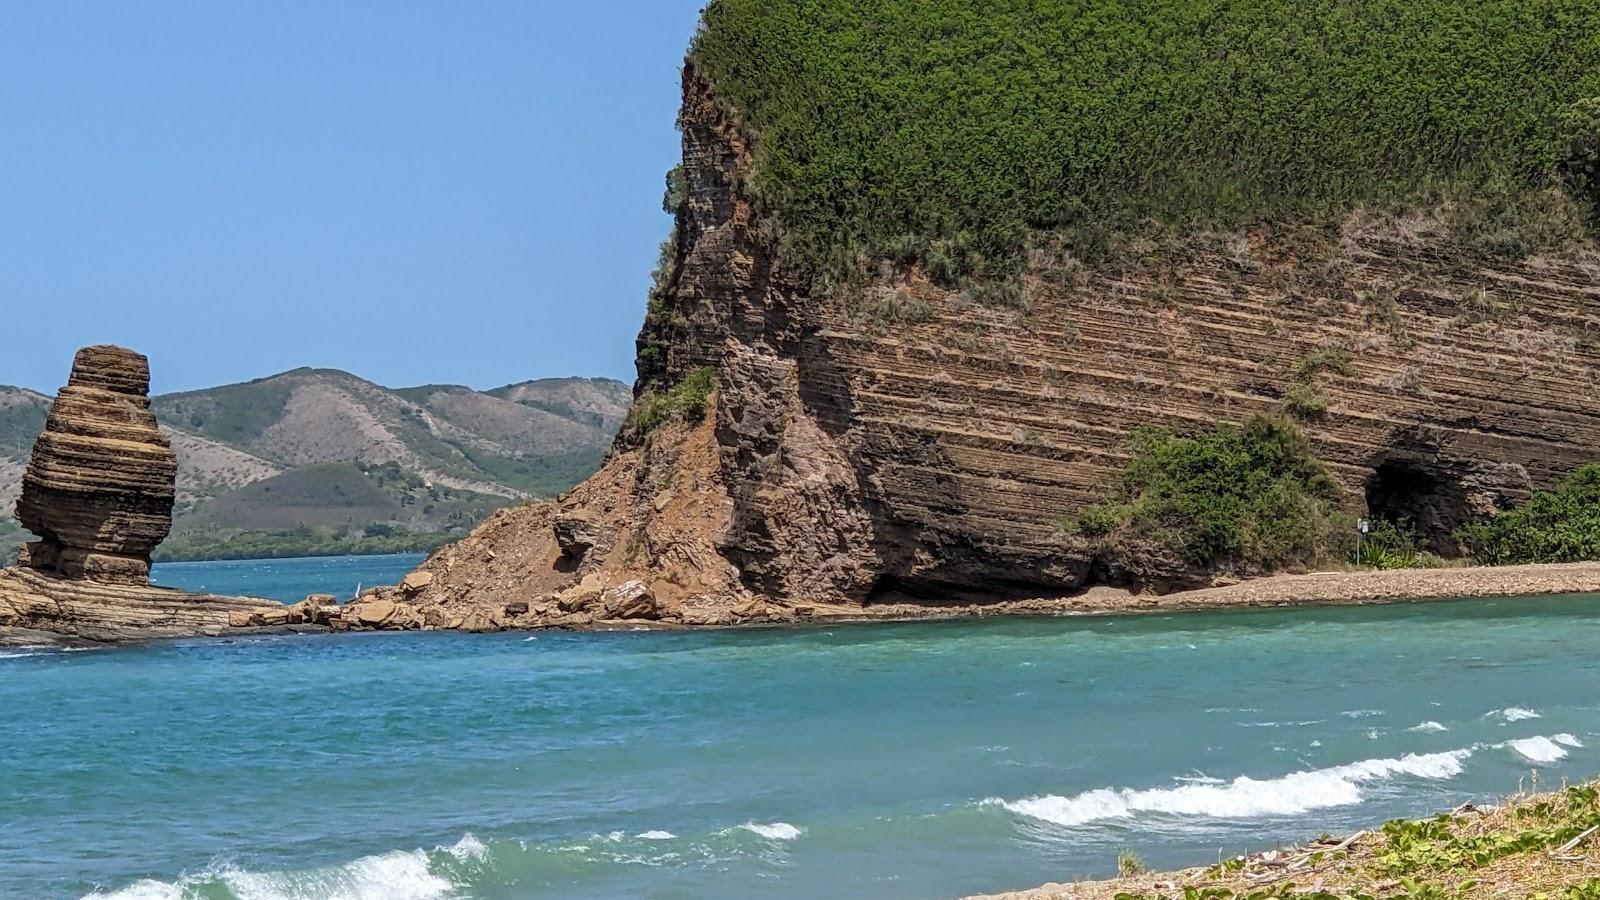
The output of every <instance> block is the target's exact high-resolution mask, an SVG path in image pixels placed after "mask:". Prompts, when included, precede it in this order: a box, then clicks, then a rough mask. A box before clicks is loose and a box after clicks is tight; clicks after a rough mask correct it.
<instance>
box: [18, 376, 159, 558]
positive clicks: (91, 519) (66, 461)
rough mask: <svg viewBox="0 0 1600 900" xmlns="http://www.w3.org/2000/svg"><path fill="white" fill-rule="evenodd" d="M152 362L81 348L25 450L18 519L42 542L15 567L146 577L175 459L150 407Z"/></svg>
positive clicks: (37, 543)
mask: <svg viewBox="0 0 1600 900" xmlns="http://www.w3.org/2000/svg"><path fill="white" fill-rule="evenodd" d="M149 394H150V363H149V361H148V360H147V359H145V357H144V356H143V355H141V354H139V353H135V352H134V351H132V350H127V349H124V348H122V347H111V346H96V347H85V348H83V349H82V350H79V351H78V355H77V357H76V358H75V359H74V360H73V362H72V374H71V376H70V377H69V378H68V379H67V386H66V387H64V388H62V389H61V392H60V393H59V394H57V395H56V399H55V403H54V404H52V405H51V407H50V414H49V418H48V419H47V420H46V422H45V430H44V433H43V434H41V435H40V436H39V440H38V442H37V443H36V444H35V445H34V448H33V457H32V459H31V460H30V461H29V463H28V470H27V474H26V475H25V476H24V479H23V484H22V496H21V498H20V499H18V501H17V520H18V521H20V522H21V523H22V525H23V527H24V528H27V529H28V530H29V531H32V532H33V533H34V534H37V535H39V537H40V540H39V541H37V542H35V543H32V544H29V545H28V546H27V547H26V548H24V550H23V553H22V557H21V560H20V562H21V564H22V565H23V566H24V567H26V568H30V569H37V570H40V571H43V572H52V573H56V574H58V575H61V576H64V577H67V578H87V579H90V580H92V581H98V582H106V583H118V584H147V583H149V580H150V552H151V551H152V550H154V549H155V547H156V545H157V544H159V543H161V541H162V539H163V538H165V537H166V536H167V532H168V531H169V530H171V528H172V504H173V499H174V497H175V496H176V493H177V491H176V485H177V474H178V459H177V457H176V456H175V455H174V454H173V452H172V444H171V442H169V441H168V440H167V438H166V436H165V435H163V434H162V433H161V430H160V429H159V428H158V427H157V426H156V418H155V416H154V415H153V414H152V413H151V412H150V399H149Z"/></svg>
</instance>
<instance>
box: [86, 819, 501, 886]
mask: <svg viewBox="0 0 1600 900" xmlns="http://www.w3.org/2000/svg"><path fill="white" fill-rule="evenodd" d="M467 837H468V838H471V835H468V836H467ZM463 842H465V843H462V842H458V843H457V844H456V845H455V847H450V848H442V849H444V851H445V852H448V853H450V854H451V855H456V854H457V852H458V851H459V852H460V853H462V854H464V855H463V856H458V857H457V858H458V859H461V858H476V857H475V856H474V855H473V854H475V853H476V852H477V848H483V852H484V853H485V855H487V852H488V849H487V848H484V847H483V845H482V843H480V842H479V841H478V840H477V839H476V838H472V839H471V840H470V841H467V839H466V838H463ZM474 845H475V846H474ZM210 885H221V886H222V887H224V888H226V889H227V891H228V892H229V893H230V894H232V895H233V896H235V897H237V898H239V900H439V898H443V897H447V896H449V895H450V894H451V893H453V892H454V891H455V889H456V887H457V886H456V885H455V884H452V883H451V882H450V881H449V880H447V879H445V878H443V877H441V876H439V875H436V874H434V872H433V871H432V870H431V867H430V863H429V859H428V854H427V853H425V852H424V851H422V850H394V851H391V852H389V853H381V854H378V855H375V856H364V857H362V858H360V859H357V860H354V861H352V862H349V863H345V864H344V865H342V866H335V867H332V868H328V869H316V870H312V871H309V872H251V871H248V870H245V869H240V868H238V867H236V866H231V865H228V866H214V867H211V868H209V869H207V870H205V871H203V872H200V873H197V874H194V875H186V876H184V877H182V878H180V879H178V880H177V881H176V882H164V881H154V880H146V881H139V882H135V883H133V884H131V885H129V886H127V887H125V888H122V889H120V890H117V891H113V892H111V893H94V894H89V895H87V896H86V897H85V898H84V900H180V898H184V897H190V896H196V895H197V893H199V894H201V895H204V894H203V892H202V891H201V889H203V888H205V887H206V886H210Z"/></svg>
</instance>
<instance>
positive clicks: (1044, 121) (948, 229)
mask: <svg viewBox="0 0 1600 900" xmlns="http://www.w3.org/2000/svg"><path fill="white" fill-rule="evenodd" d="M691 58H692V59H693V60H694V62H695V64H696V65H697V66H698V67H699V68H700V70H701V71H703V72H704V73H706V74H707V75H708V76H709V77H710V79H711V80H712V82H713V83H714V84H715V86H716V90H717V92H718V95H719V96H720V97H721V98H723V100H724V101H725V102H727V103H729V104H730V105H731V106H732V107H733V109H734V110H735V112H736V114H737V115H738V116H739V117H740V118H741V119H742V120H743V122H744V123H745V125H746V126H747V127H748V128H749V130H750V131H751V132H752V133H753V134H754V135H755V136H756V138H757V142H756V165H755V171H754V174H753V179H752V184H751V187H752V190H753V192H754V194H755V198H756V200H757V202H758V204H760V206H761V208H762V211H763V212H764V213H766V214H767V215H768V217H769V219H771V220H773V221H774V222H775V224H776V225H778V226H779V227H780V229H781V232H782V237H783V240H784V241H785V243H786V245H787V249H788V250H789V251H790V252H791V253H792V254H795V256H794V258H795V260H796V261H798V262H801V263H804V264H807V265H809V266H810V267H811V268H812V272H813V274H814V275H824V276H831V275H837V274H839V273H841V272H850V271H857V270H859V269H860V267H861V263H862V261H863V254H865V255H866V256H868V257H873V258H887V257H899V258H902V259H905V258H917V257H920V258H921V259H923V260H924V262H925V263H927V265H928V268H929V270H930V272H932V273H933V274H934V275H935V277H937V278H940V280H943V281H947V282H958V281H962V280H964V279H967V278H969V277H976V278H978V279H983V278H986V277H991V276H1004V275H1009V274H1010V273H1012V272H1014V271H1015V270H1016V269H1017V268H1018V266H1019V265H1020V259H1021V257H1020V254H1019V252H1018V251H1019V250H1020V249H1021V248H1022V247H1023V246H1024V244H1025V243H1026V241H1027V238H1028V235H1029V234H1030V233H1036V232H1040V231H1050V230H1057V229H1059V230H1061V231H1063V232H1064V233H1065V234H1066V235H1067V237H1068V243H1069V245H1070V246H1071V247H1072V249H1074V250H1075V251H1076V252H1078V253H1079V254H1080V255H1087V254H1092V252H1093V250H1094V246H1093V245H1094V244H1095V242H1096V241H1097V240H1098V239H1100V238H1104V237H1105V232H1106V231H1107V230H1108V229H1110V230H1116V229H1130V228H1142V227H1146V226H1148V225H1150V224H1152V223H1154V224H1157V225H1161V226H1166V227H1176V228H1184V227H1203V226H1214V225H1215V226H1228V225H1234V224H1246V223H1249V222H1253V221H1258V220H1262V219H1276V220H1285V219H1307V220H1315V219H1320V218H1325V217H1328V216H1333V215H1338V214H1341V213H1343V212H1345V211H1347V210H1349V209H1351V208H1353V207H1355V206H1358V205H1362V204H1391V203H1412V202H1423V203H1432V202H1438V201H1441V200H1448V199H1451V198H1475V199H1473V201H1472V202H1473V203H1477V204H1479V205H1482V206H1483V208H1482V209H1479V210H1477V211H1476V212H1474V213H1473V215H1478V216H1482V215H1493V216H1500V217H1509V218H1511V219H1517V218H1526V217H1529V216H1534V215H1541V214H1547V212H1546V213H1541V212H1540V210H1545V211H1548V209H1549V204H1548V203H1541V202H1540V201H1539V200H1537V199H1536V197H1544V196H1547V195H1548V192H1549V190H1550V189H1551V188H1554V187H1556V186H1557V185H1560V184H1562V183H1566V184H1567V185H1568V186H1569V187H1570V188H1572V190H1573V193H1574V194H1576V195H1578V196H1580V197H1590V198H1591V199H1597V197H1596V194H1597V192H1596V189H1595V188H1594V184H1595V183H1597V182H1596V178H1595V171H1596V168H1597V164H1596V163H1594V159H1595V158H1597V157H1596V156H1595V153H1597V152H1600V151H1596V148H1597V147H1600V101H1597V100H1593V99H1591V98H1597V97H1600V66H1597V65H1596V61H1597V60H1600V5H1597V4H1594V3H1592V2H1590V0H1370V2H1361V3H1351V2H1345V0H1241V2H1227V3H1224V2H1220V0H1121V2H1110V3H1106V2H1089V0H990V2H984V3H977V2H973V0H858V2H853V3H840V2H831V0H714V2H712V3H711V4H710V6H709V7H708V8H707V9H706V12H705V20H704V26H703V28H702V30H701V33H700V34H699V35H698V36H697V38H696V39H695V42H694V46H693V48H692V51H691ZM1584 154H1589V155H1584ZM1482 198H1488V199H1482ZM1486 230H1490V231H1492V230H1493V228H1492V226H1489V227H1487V229H1486ZM1097 235H1098V237H1097ZM1505 249H1507V250H1510V251H1513V252H1515V251H1517V250H1526V249H1527V247H1526V246H1525V244H1523V243H1522V242H1518V241H1512V242H1510V243H1509V245H1508V246H1507V247H1506V248H1505Z"/></svg>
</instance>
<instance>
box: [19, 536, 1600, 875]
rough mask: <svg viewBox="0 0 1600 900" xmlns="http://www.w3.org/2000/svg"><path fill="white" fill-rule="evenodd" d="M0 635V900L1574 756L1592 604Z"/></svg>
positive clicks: (1474, 780) (1016, 868) (794, 860)
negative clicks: (808, 625)
mask: <svg viewBox="0 0 1600 900" xmlns="http://www.w3.org/2000/svg"><path fill="white" fill-rule="evenodd" d="M409 563H410V561H409V560H391V561H390V562H389V563H388V564H389V565H390V567H391V569H390V571H389V572H388V574H387V577H388V578H389V579H390V580H392V579H393V577H395V576H397V575H398V574H399V573H400V572H403V571H404V570H405V569H406V568H407V566H408V565H409ZM381 564H382V563H381V562H380V561H373V560H366V561H361V562H346V563H343V564H339V565H345V566H349V567H351V570H346V569H343V568H340V567H339V565H335V564H331V563H328V562H326V561H315V560H313V561H302V562H300V563H295V564H282V563H278V564H273V565H274V566H279V567H280V568H276V569H275V570H274V571H275V572H276V573H277V574H276V575H275V576H274V577H277V578H281V579H282V583H283V584H284V585H291V584H292V586H293V587H292V590H289V589H287V588H285V590H284V591H282V592H279V593H280V594H281V595H284V596H287V597H289V598H291V599H292V598H294V597H296V596H298V595H301V594H304V593H306V592H307V591H308V590H316V589H323V590H326V591H328V592H331V593H337V594H341V595H347V594H348V592H349V590H350V589H353V587H354V584H353V583H351V584H349V585H346V584H345V582H349V581H351V578H350V577H349V576H350V575H351V574H353V569H354V568H356V567H364V566H377V565H381ZM239 565H240V564H235V563H223V564H215V565H214V566H195V567H191V568H187V569H184V570H182V571H181V572H175V571H174V570H172V569H163V570H162V571H161V572H160V573H159V574H158V577H159V578H160V579H161V580H163V581H168V582H177V581H178V580H179V576H180V575H181V576H182V578H183V579H184V583H188V584H196V583H197V582H196V581H193V580H189V579H191V578H192V579H199V580H200V581H201V582H203V584H204V586H205V587H207V588H208V589H210V590H219V591H226V590H233V589H238V588H239V587H242V586H243V585H244V584H245V582H243V581H240V582H233V581H230V580H229V579H232V578H235V577H237V578H241V579H246V578H248V579H254V578H256V577H257V575H259V572H257V571H256V570H253V569H251V568H250V567H249V566H245V567H244V568H242V569H236V568H235V567H237V566H239ZM330 566H332V568H329V567H330ZM373 574H374V570H368V569H365V568H363V569H362V574H361V575H360V576H359V578H360V579H366V578H369V577H372V576H373ZM322 578H327V579H328V580H329V583H327V584H320V583H317V584H313V582H318V581H319V579H322ZM253 583H254V584H256V585H258V586H259V588H260V589H259V590H256V591H255V592H257V593H272V591H273V587H274V586H273V585H271V584H264V583H262V582H259V581H256V582H253ZM308 584H311V585H312V586H311V587H309V588H308V587H307V585H308ZM0 656H3V657H4V658H0V735H3V738H0V740H3V745H0V746H3V754H0V759H3V761H4V762H3V765H4V767H5V778H4V779H3V780H0V896H5V897H25V898H49V897H70V898H76V897H84V896H95V897H119V898H173V897H185V898H201V897H203V898H250V900H258V898H260V900H266V898H308V900H309V898H351V900H360V898H522V897H561V898H599V897H606V898H610V897H664V898H696V900H705V898H747V897H749V898H755V897H762V898H765V897H773V898H802V897H803V898H812V897H816V898H836V897H884V898H913V897H916V898H939V897H953V896H958V895H960V894H962V893H971V892H976V891H994V890H1000V889H1005V888H1017V887H1026V886H1032V885H1035V884H1038V883H1041V882H1044V881H1051V880H1061V879H1065V878H1071V877H1075V876H1096V875H1106V874H1108V873H1110V872H1111V871H1112V869H1113V868H1114V865H1115V857H1116V854H1117V852H1118V851H1119V850H1122V849H1130V850H1133V851H1136V852H1138V853H1139V854H1141V855H1142V856H1144V857H1145V859H1146V860H1147V861H1148V862H1149V863H1151V864H1153V865H1157V866H1162V867H1167V866H1176V865H1187V864H1201V863H1208V862H1215V861H1216V860H1217V858H1218V856H1219V854H1227V853H1233V852H1237V851H1241V850H1245V849H1250V848H1260V847H1263V846H1266V845H1272V844H1276V843H1280V842H1287V841H1297V840H1303V839H1305V838H1308V837H1311V836H1314V835H1315V834H1318V833H1321V832H1323V831H1335V832H1337V831H1347V830H1353V829H1355V828H1359V827H1363V826H1365V825H1368V824H1371V823H1373V822H1376V821H1380V820H1382V819H1385V818H1387V817H1391V816H1399V815H1420V814H1425V813H1430V812H1433V811H1437V810H1440V809H1443V808H1448V807H1450V806H1453V805H1455V804H1457V803H1460V802H1462V801H1464V800H1469V799H1476V800H1486V799H1493V798H1495V797H1497V796H1499V795H1502V794H1504V793H1506V792H1509V791H1513V790H1515V789H1516V788H1517V787H1518V785H1519V782H1520V783H1527V782H1528V781H1529V780H1530V778H1531V777H1533V773H1537V778H1538V780H1539V783H1540V784H1542V785H1545V786H1551V785H1555V784H1558V783H1559V782H1560V781H1561V780H1562V779H1564V778H1574V779H1576V778H1582V777H1587V776H1591V775H1594V774H1597V773H1600V692H1597V690H1596V688H1597V687H1600V598H1597V597H1568V598H1551V599H1538V600H1496V601H1469V602H1462V603H1453V604H1442V605H1429V606H1407V607H1387V608H1369V609H1340V610H1321V611H1307V610H1284V611H1260V612H1218V613H1211V614H1199V615H1187V616H1167V617H1148V618H1122V619H1095V620H1061V619H1055V620H1043V619H1007V620H987V621H971V622H950V623H927V624H892V625H877V626H858V627H848V628H818V629H810V630H760V631H727V632H716V633H681V634H656V633H621V634H558V633H541V634H534V635H528V634H500V635H457V634H441V633H427V634H358V635H345V636H305V637H274V638H255V639H246V640H239V641H234V642H222V641H209V642H207V641H178V642H171V643H164V644H158V645H153V646H145V647H137V648H116V649H106V650H91V651H83V652H75V653H59V652H52V651H44V650H6V651H0Z"/></svg>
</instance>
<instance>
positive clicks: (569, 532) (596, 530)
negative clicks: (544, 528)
mask: <svg viewBox="0 0 1600 900" xmlns="http://www.w3.org/2000/svg"><path fill="white" fill-rule="evenodd" d="M551 529H552V530H553V531H554V532H555V538H556V545H557V546H558V547H560V548H561V555H562V556H564V557H565V558H567V559H568V560H571V561H572V562H574V563H582V562H584V560H585V559H586V558H588V557H589V554H590V551H594V550H598V551H599V552H598V553H596V554H595V555H596V556H604V555H605V554H606V553H608V552H610V550H611V547H612V545H613V544H614V543H615V542H616V536H617V530H616V529H615V528H612V527H610V526H608V525H603V524H601V523H599V522H596V521H594V520H593V519H591V518H589V517H588V516H586V515H583V514H581V513H576V512H562V513H558V514H557V515H556V517H555V520H554V521H553V522H552V523H551Z"/></svg>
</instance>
